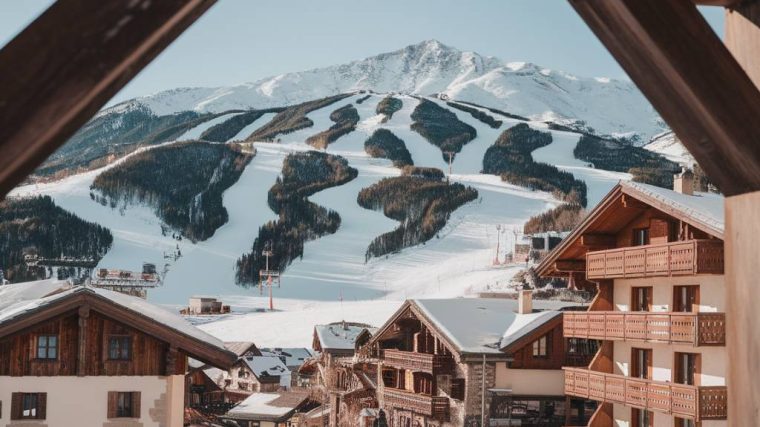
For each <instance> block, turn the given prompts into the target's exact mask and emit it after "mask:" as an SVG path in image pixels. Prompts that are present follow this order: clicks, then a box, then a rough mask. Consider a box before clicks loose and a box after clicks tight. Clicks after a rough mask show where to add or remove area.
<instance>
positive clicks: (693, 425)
mask: <svg viewBox="0 0 760 427" xmlns="http://www.w3.org/2000/svg"><path fill="white" fill-rule="evenodd" d="M675 426H676V427H697V422H696V421H694V420H687V419H686V418H676V424H675Z"/></svg>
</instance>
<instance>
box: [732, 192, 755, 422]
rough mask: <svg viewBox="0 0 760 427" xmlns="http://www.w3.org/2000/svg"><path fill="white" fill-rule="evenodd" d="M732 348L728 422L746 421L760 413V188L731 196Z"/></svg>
mask: <svg viewBox="0 0 760 427" xmlns="http://www.w3.org/2000/svg"><path fill="white" fill-rule="evenodd" d="M725 203H726V207H725V209H726V233H725V242H724V244H725V262H726V286H725V289H726V349H727V350H728V360H729V361H730V363H728V377H727V378H726V383H727V385H728V401H729V402H730V406H729V408H728V410H729V414H730V415H729V417H728V422H729V425H731V426H739V425H744V423H745V422H746V421H747V420H754V419H756V418H757V414H758V413H760V400H758V396H760V381H758V378H760V362H758V359H757V357H758V349H759V348H760V317H758V315H757V312H758V309H757V302H758V301H760V286H758V285H757V272H758V254H759V253H760V192H755V193H749V194H742V195H740V196H733V197H727V198H726V202H725Z"/></svg>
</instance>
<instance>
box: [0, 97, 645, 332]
mask: <svg viewBox="0 0 760 427" xmlns="http://www.w3.org/2000/svg"><path fill="white" fill-rule="evenodd" d="M361 96H363V95H354V96H352V97H349V98H346V99H344V100H341V101H339V102H336V103H334V104H332V105H329V106H327V107H325V108H322V109H320V110H316V111H313V112H311V113H309V114H308V117H309V118H310V119H311V120H312V121H313V122H314V126H312V127H310V128H307V129H302V130H299V131H296V132H293V133H290V134H286V135H282V136H281V143H278V144H275V143H266V142H257V143H255V144H254V145H255V147H256V150H257V154H256V156H255V157H254V158H253V159H252V161H251V163H250V164H249V165H248V166H247V167H246V169H245V171H244V172H243V173H242V175H241V177H240V179H239V181H238V182H237V183H236V184H234V185H233V186H232V187H230V188H229V189H228V190H227V191H226V192H225V194H224V196H223V203H224V206H225V207H226V208H227V211H228V213H229V221H228V223H226V224H225V225H223V226H222V227H220V228H219V229H218V230H217V231H216V233H215V234H214V235H213V236H212V237H211V238H209V239H208V240H206V241H203V242H198V243H196V244H193V243H191V242H189V241H187V240H181V241H178V240H175V239H173V238H172V237H171V235H169V236H163V235H162V233H161V221H160V220H159V219H158V218H157V217H156V216H155V214H154V213H153V210H152V209H150V208H148V207H145V206H127V207H125V208H120V209H111V208H110V207H104V206H101V205H100V204H98V203H96V202H94V201H92V200H91V199H90V196H89V186H90V184H91V183H92V181H93V180H94V178H95V177H96V176H97V174H99V173H100V172H102V171H103V170H104V169H105V168H103V169H100V170H96V171H91V172H88V173H84V174H80V175H75V176H72V177H69V178H66V179H64V180H61V181H58V182H54V183H50V184H43V185H30V186H26V187H20V188H18V189H16V190H14V193H13V194H14V195H22V194H47V195H50V196H51V197H53V198H54V199H55V201H56V203H58V204H59V205H60V206H61V207H62V208H64V209H66V210H69V211H72V212H74V213H76V214H77V215H79V216H80V217H82V218H84V219H85V220H88V221H93V222H97V223H99V224H101V225H103V226H106V227H108V228H110V229H111V230H112V232H113V234H114V244H113V248H112V249H111V250H110V251H109V252H108V254H107V255H106V256H105V257H104V258H103V260H102V261H101V262H100V265H99V266H100V267H106V268H124V269H139V268H140V265H141V264H142V262H153V263H155V264H157V265H159V266H166V268H167V269H168V274H166V276H165V280H164V284H163V286H162V287H160V288H157V289H154V290H150V291H149V299H150V300H151V301H153V302H156V303H160V304H164V305H166V306H168V307H171V308H173V309H174V308H178V307H181V306H184V305H186V304H187V300H188V298H189V297H190V296H192V295H197V294H203V295H214V296H218V297H220V298H222V300H224V302H225V303H226V304H230V305H231V306H232V308H233V311H234V313H233V314H231V315H225V316H221V317H218V318H216V317H212V318H204V319H194V320H195V321H196V322H208V321H210V320H213V322H210V323H206V324H204V325H203V328H204V329H206V330H207V331H209V332H211V333H213V334H215V335H217V336H218V337H220V338H222V339H226V340H254V341H255V342H256V343H257V345H260V346H305V345H308V344H309V341H308V340H309V337H310V334H311V329H312V328H313V325H314V324H317V323H328V322H331V321H339V320H343V319H346V320H353V321H362V322H367V323H370V324H374V325H376V326H379V324H380V323H382V322H383V321H384V320H385V319H386V318H387V317H388V316H390V314H392V312H393V311H394V310H395V309H396V308H397V307H398V306H399V305H400V303H401V301H403V300H404V299H406V298H416V297H428V298H430V297H456V296H466V295H471V294H474V293H477V292H479V291H486V290H489V289H495V288H503V286H504V285H505V284H506V283H507V282H508V281H509V280H510V279H511V277H512V276H513V275H514V274H515V273H516V272H517V271H519V269H520V267H519V266H501V265H500V266H493V260H494V257H495V256H496V255H497V254H496V244H497V238H498V239H499V240H500V242H501V251H500V253H499V254H498V257H499V259H501V260H503V258H504V255H505V254H506V253H507V252H509V251H510V250H511V245H512V243H513V240H514V238H515V234H514V233H513V231H519V230H521V228H522V224H523V223H524V222H525V221H526V220H527V219H528V218H529V217H530V216H532V215H535V214H537V213H539V212H541V211H544V210H546V209H550V208H552V207H554V206H557V205H558V203H559V202H558V201H557V200H555V199H554V198H553V197H552V196H551V195H550V194H548V193H544V192H536V191H530V190H527V189H525V188H521V187H518V186H514V185H511V184H508V183H505V182H503V181H501V179H500V178H499V177H497V176H493V175H483V174H481V173H480V170H481V168H482V161H483V155H484V153H485V151H486V150H487V149H488V147H490V146H491V145H492V144H493V142H494V141H495V140H496V138H497V137H498V136H499V134H500V133H501V132H503V131H504V130H506V129H508V128H509V127H511V126H513V125H514V124H516V123H518V121H517V120H513V119H508V118H504V117H500V116H497V115H495V117H496V118H498V119H499V120H502V121H503V122H504V123H503V124H502V126H501V127H500V128H499V129H492V128H491V127H489V126H487V125H485V124H483V123H482V122H480V121H478V120H477V119H475V118H473V117H472V116H470V115H469V114H468V113H465V112H462V111H459V110H455V109H451V111H452V112H453V113H455V114H456V115H457V117H458V118H459V119H460V120H461V121H463V122H465V123H468V124H470V125H471V126H473V127H475V128H476V129H477V132H478V136H477V138H475V139H474V140H473V141H471V142H469V143H468V144H466V145H465V146H464V147H463V149H462V151H461V153H459V154H458V155H457V156H456V158H455V160H454V162H453V165H452V171H453V173H452V175H451V176H450V179H451V180H452V181H455V182H460V183H462V184H464V185H469V186H472V187H474V188H476V189H477V190H478V192H479V198H478V199H477V200H476V201H473V202H471V203H468V204H467V205H465V206H463V207H461V208H460V209H458V210H456V211H455V212H454V213H453V214H452V215H451V218H450V220H449V222H448V223H447V225H446V226H445V227H444V229H443V230H441V232H440V233H439V234H438V236H437V237H436V238H433V239H431V240H430V241H428V242H426V243H424V244H421V245H418V246H416V247H412V248H407V249H405V250H403V251H401V252H399V253H395V254H390V255H387V256H384V257H381V258H375V259H371V260H369V261H368V262H366V261H365V251H366V248H367V246H368V245H369V243H370V242H371V241H372V240H373V239H374V238H375V237H377V236H379V235H381V234H383V233H385V232H388V231H391V230H393V229H394V228H395V227H397V226H398V223H397V222H396V221H394V220H392V219H390V218H387V217H385V216H384V215H383V214H382V212H379V211H378V212H375V211H371V210H367V209H364V208H362V207H360V206H359V205H358V204H357V203H356V198H357V195H358V193H359V191H360V190H361V189H362V188H365V187H368V186H370V185H372V184H373V183H375V182H377V181H379V180H381V179H383V178H385V177H391V176H397V175H399V173H400V172H399V170H398V169H397V168H394V167H393V166H392V164H391V162H390V161H388V160H385V159H374V158H371V157H369V156H368V155H367V154H366V153H365V152H364V141H365V140H366V138H367V137H369V135H371V134H372V132H374V131H375V130H376V129H378V128H381V127H382V128H387V129H389V130H391V131H393V132H394V133H395V134H396V135H397V136H399V137H400V138H401V139H403V140H404V141H405V143H406V146H407V149H408V150H409V151H410V153H411V155H412V159H413V161H414V163H415V165H418V166H432V167H437V168H440V169H442V170H444V171H447V170H448V164H447V163H446V162H445V161H444V158H443V156H442V155H441V151H440V149H439V148H438V147H435V146H433V145H432V144H430V143H428V142H427V141H426V140H425V139H423V138H422V137H421V136H420V135H418V134H417V133H416V132H413V131H412V130H411V129H410V125H411V123H412V119H411V117H410V116H411V114H412V112H413V111H414V108H415V107H416V105H417V104H418V103H419V101H418V100H417V99H415V98H413V97H411V96H404V95H397V97H399V98H401V99H402V101H403V108H402V109H401V110H400V111H398V112H396V113H395V114H394V115H393V117H392V119H391V120H389V121H388V122H386V123H381V118H382V117H379V116H377V115H376V113H375V108H376V105H377V103H378V102H379V101H380V100H381V99H382V98H383V97H384V96H385V95H381V94H374V95H372V96H371V97H370V98H369V99H367V100H366V101H364V102H363V103H362V104H356V99H358V98H360V97H361ZM431 100H433V99H431ZM433 101H434V102H438V103H439V105H441V106H443V107H446V104H445V103H443V102H440V101H438V100H433ZM347 104H353V105H354V107H356V109H357V111H358V112H359V116H360V122H359V124H358V125H357V129H356V130H355V131H354V132H351V133H350V134H348V135H345V136H343V137H341V138H339V139H338V140H337V141H336V142H334V143H333V144H331V145H330V146H329V147H328V148H327V149H326V151H327V152H329V153H331V154H337V155H340V156H343V157H345V158H346V159H347V160H348V162H349V164H350V165H351V166H352V167H354V168H356V169H357V170H358V171H359V174H358V176H357V178H356V179H354V180H353V181H351V182H349V183H347V184H344V185H341V186H338V187H333V188H329V189H326V190H323V191H320V192H318V193H316V194H314V195H313V196H311V197H310V200H311V201H312V202H314V203H317V204H319V205H321V206H324V207H326V208H328V209H333V210H335V211H337V212H338V213H339V214H340V216H341V227H340V228H339V229H338V231H337V232H336V233H335V234H332V235H328V236H324V237H322V238H319V239H316V240H313V241H309V242H307V243H306V244H305V247H304V256H303V258H301V259H296V260H295V261H294V262H293V263H292V264H291V265H290V266H289V267H288V268H287V270H286V271H285V273H284V274H283V276H282V286H281V287H279V288H274V289H273V294H274V302H275V308H276V310H275V311H274V312H261V311H260V310H261V309H262V308H264V307H267V306H268V298H267V296H266V295H261V294H260V293H259V290H258V289H257V288H253V289H245V288H241V287H238V286H237V285H236V284H235V270H234V267H235V261H236V259H237V258H238V257H240V256H241V255H242V254H243V253H245V252H247V251H249V250H250V248H251V246H252V244H253V241H254V239H255V238H256V236H257V232H258V229H259V227H261V226H262V225H264V224H265V223H266V222H267V221H272V220H276V218H277V216H276V215H275V213H274V212H272V211H271V210H270V209H269V207H268V206H267V203H266V200H267V192H268V191H269V188H270V187H271V186H272V185H273V184H274V182H275V180H276V179H277V177H278V176H279V175H280V172H281V167H282V161H283V159H284V158H285V156H287V155H288V154H289V153H292V152H296V151H304V150H311V149H313V148H312V147H311V146H309V145H307V144H306V143H305V142H304V141H305V140H306V138H307V137H309V136H311V135H313V134H315V133H317V132H319V131H322V130H325V129H327V128H329V127H330V126H331V125H332V124H333V122H332V121H331V120H330V118H329V116H330V113H331V112H332V111H334V110H336V109H338V108H340V107H342V106H344V105H347ZM229 116H231V115H228V117H227V118H229ZM273 116H274V114H267V115H265V116H263V117H261V118H260V119H258V120H256V121H255V122H253V123H252V124H251V125H249V126H247V127H246V128H245V129H243V130H242V131H241V132H240V133H239V134H238V135H236V136H235V137H233V138H231V140H237V139H242V138H244V137H245V136H247V135H248V134H250V133H251V132H252V131H253V130H255V129H256V128H258V127H260V126H263V125H264V124H266V123H267V122H268V121H270V120H271V118H272V117H273ZM215 120H217V119H215ZM215 120H212V121H209V122H206V123H204V124H202V125H200V126H198V127H196V128H194V129H191V130H189V131H188V132H187V133H185V134H184V135H183V136H182V137H180V138H178V140H184V139H186V138H190V139H192V138H193V137H197V136H199V135H200V134H201V133H202V132H203V131H205V130H206V129H208V128H209V127H211V126H213V125H214V124H216V123H219V122H220V121H215ZM220 120H221V119H220ZM211 122H214V123H211ZM529 125H530V126H532V127H535V128H539V129H542V130H546V125H545V124H543V123H541V122H530V123H529ZM551 132H552V135H553V142H552V144H550V145H548V146H546V147H543V148H541V149H538V150H535V151H534V152H533V157H534V159H535V160H536V161H540V162H546V163H549V164H553V165H556V166H557V167H559V168H561V169H563V170H567V171H569V172H572V173H573V174H574V175H575V176H576V177H578V178H580V179H583V180H584V181H586V183H587V184H588V189H589V203H590V205H593V204H594V203H596V202H597V201H598V200H599V199H601V197H602V196H603V195H604V194H606V192H607V191H609V189H610V188H611V187H612V186H613V185H614V184H615V183H616V182H617V181H618V180H620V179H630V176H629V175H628V174H621V173H615V172H607V171H601V170H596V169H593V168H590V167H588V165H586V164H585V163H584V162H582V161H579V160H577V159H575V158H574V157H573V154H572V151H573V148H574V147H575V143H576V142H577V140H578V135H577V134H573V133H567V132H559V131H551ZM168 144H171V143H168ZM108 167H113V165H111V166H107V167H106V168H108ZM497 226H501V227H502V232H501V234H500V235H499V236H497V229H496V227H497ZM169 234H171V233H169ZM177 248H179V251H180V252H181V253H182V256H181V257H180V258H178V259H176V260H174V259H165V257H164V254H165V253H172V252H174V251H175V250H176V249H177ZM274 324H276V325H278V327H277V328H273V327H272V325H274ZM280 326H282V327H280ZM284 331H288V332H284Z"/></svg>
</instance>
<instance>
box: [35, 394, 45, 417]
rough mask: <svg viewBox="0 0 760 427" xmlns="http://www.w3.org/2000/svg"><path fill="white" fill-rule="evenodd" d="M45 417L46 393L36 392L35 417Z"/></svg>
mask: <svg viewBox="0 0 760 427" xmlns="http://www.w3.org/2000/svg"><path fill="white" fill-rule="evenodd" d="M46 418H47V393H37V419H38V420H44V419H46Z"/></svg>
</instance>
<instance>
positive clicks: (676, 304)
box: [673, 285, 699, 313]
mask: <svg viewBox="0 0 760 427" xmlns="http://www.w3.org/2000/svg"><path fill="white" fill-rule="evenodd" d="M698 309H699V285H691V286H673V311H676V312H680V313H690V312H694V311H698Z"/></svg>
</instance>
